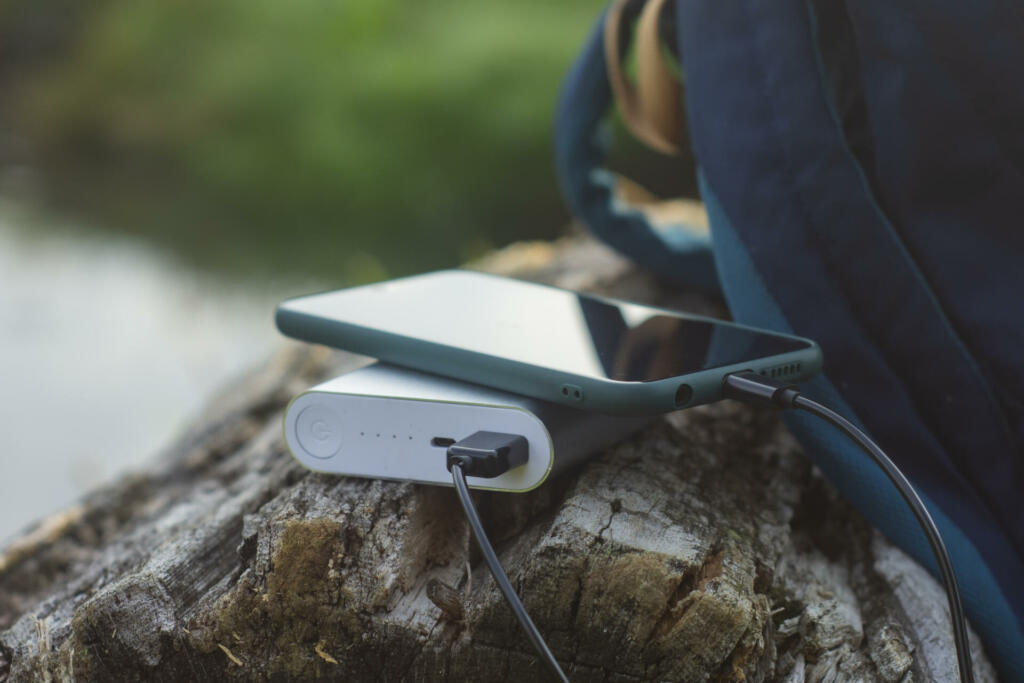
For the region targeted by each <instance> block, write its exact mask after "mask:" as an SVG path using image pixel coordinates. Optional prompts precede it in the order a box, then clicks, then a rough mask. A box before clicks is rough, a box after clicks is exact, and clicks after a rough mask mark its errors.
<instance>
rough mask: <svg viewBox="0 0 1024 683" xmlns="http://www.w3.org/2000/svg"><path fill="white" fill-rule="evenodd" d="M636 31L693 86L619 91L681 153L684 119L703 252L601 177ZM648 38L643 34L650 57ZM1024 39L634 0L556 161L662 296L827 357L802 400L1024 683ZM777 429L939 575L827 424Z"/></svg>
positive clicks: (949, 15) (570, 90)
mask: <svg viewBox="0 0 1024 683" xmlns="http://www.w3.org/2000/svg"><path fill="white" fill-rule="evenodd" d="M662 4H664V6H663V7H662ZM645 12H646V14H645ZM638 17H639V21H640V22H647V23H649V22H651V21H654V22H656V24H657V31H656V32H655V33H654V34H653V35H658V36H660V37H661V38H662V41H661V43H660V44H656V46H655V48H654V49H655V50H657V49H661V50H665V49H668V50H669V51H670V52H671V53H673V54H674V55H675V57H676V58H677V59H678V62H679V65H680V68H681V72H682V74H681V79H682V81H683V83H684V84H685V85H684V87H683V89H682V90H680V91H678V92H673V91H671V89H669V90H668V91H667V92H668V93H669V94H668V96H667V97H666V96H665V95H664V88H665V86H664V85H662V86H661V90H662V91H663V92H662V96H661V97H660V100H659V98H658V97H656V96H655V97H654V100H653V104H652V100H651V98H652V93H651V88H649V87H648V88H647V91H646V92H639V91H640V90H643V88H638V89H637V90H638V91H636V92H632V91H627V92H625V93H623V92H619V93H617V94H618V95H619V101H620V103H622V104H623V112H622V115H623V118H624V119H625V120H626V123H627V124H628V125H629V127H630V128H631V130H633V131H634V132H635V133H636V134H637V135H638V136H639V137H641V138H642V139H645V140H646V141H647V142H648V143H650V144H651V145H652V146H654V147H656V148H660V149H671V148H672V146H673V145H674V144H680V143H681V141H680V140H678V139H677V140H673V139H672V132H673V130H679V128H676V129H673V128H672V127H671V125H668V127H667V128H666V125H665V123H664V122H665V121H666V120H668V121H669V122H670V123H671V118H672V116H671V114H672V112H671V111H670V110H671V106H669V107H668V109H667V110H666V109H665V107H666V106H667V105H665V102H668V103H669V104H670V105H671V104H672V103H673V102H674V103H675V105H677V106H680V107H681V106H682V105H681V102H680V101H679V100H680V99H685V112H686V124H687V126H688V130H689V138H690V145H691V148H692V151H693V154H694V156H695V159H696V162H697V172H698V180H699V188H700V194H701V197H702V199H703V201H704V203H705V206H706V209H707V213H708V218H709V222H710V234H708V232H707V231H704V230H701V229H699V228H697V227H695V226H692V225H687V224H684V223H680V222H666V221H665V220H664V218H663V217H661V216H658V215H655V213H653V212H651V211H648V210H645V208H644V207H643V206H639V205H637V204H635V203H631V202H628V201H625V200H624V199H623V198H622V196H620V194H619V193H617V192H616V188H615V182H616V178H615V176H614V174H612V173H610V172H609V171H608V170H607V169H606V168H605V167H604V163H605V157H606V145H605V144H604V143H605V142H606V141H607V135H604V134H603V133H604V127H605V125H606V124H607V122H608V119H609V114H610V112H611V111H612V109H613V92H612V86H611V84H610V82H609V72H614V71H615V70H617V69H619V68H620V67H619V65H618V63H617V61H618V57H617V54H618V53H620V52H624V51H625V48H626V46H627V45H628V44H629V43H630V42H631V41H633V40H634V35H633V33H632V31H630V30H629V27H630V26H631V22H633V21H634V20H636V19H637V18H638ZM651 17H654V18H653V19H651ZM607 21H614V22H615V25H616V26H619V25H621V27H622V28H620V29H619V30H617V31H616V30H612V31H606V22H607ZM650 35H652V33H651V32H650V31H646V32H639V31H638V32H637V34H636V38H635V40H636V42H637V51H638V55H637V59H646V58H649V55H650V54H652V52H651V50H652V48H651V46H650V43H651V40H650V38H649V36H650ZM643 36H648V38H646V40H647V43H646V44H641V40H643V39H644V38H643ZM1022 37H1024V12H1021V11H1020V10H1019V8H1017V6H1015V5H1013V3H1008V4H1005V5H997V4H996V3H991V2H984V1H983V2H979V3H970V4H968V3H963V2H953V1H951V0H936V1H934V2H930V3H927V4H926V3H916V4H913V5H907V4H905V3H896V4H893V3H886V2H880V1H878V0H867V1H866V2H858V3H850V4H845V3H843V2H816V3H810V2H801V1H798V0H773V2H753V1H752V0H735V1H734V2H725V3H722V2H712V1H710V0H677V2H675V3H674V4H673V3H662V2H661V1H660V0H652V3H651V4H650V5H648V6H645V4H644V2H643V0H623V1H620V2H618V3H616V4H615V5H613V6H612V8H611V9H610V10H609V11H608V12H606V13H605V14H604V15H602V17H601V18H600V19H599V20H598V22H597V25H596V27H595V29H594V30H593V32H592V33H591V35H590V37H589V38H588V39H587V42H586V44H585V46H584V48H583V50H582V53H581V54H580V56H579V58H578V60H577V62H576V63H575V65H574V66H573V67H572V69H571V71H570V73H569V75H568V78H567V79H566V81H565V83H564V85H563V88H562V92H561V96H560V100H559V105H558V114H557V121H556V140H555V147H556V150H555V151H556V164H557V171H558V175H559V182H560V183H561V186H562V190H563V193H564V195H565V197H566V199H567V202H568V204H569V205H570V208H571V209H572V211H573V212H574V213H575V214H576V215H577V216H578V217H579V218H581V219H582V220H583V222H584V223H586V225H587V226H588V227H589V229H590V230H591V231H592V232H593V233H594V235H596V236H597V237H598V238H599V239H601V240H602V241H604V242H606V243H607V244H609V245H611V246H612V247H613V248H615V249H617V250H618V251H620V252H622V253H623V254H625V255H627V256H628V257H630V258H632V259H633V260H634V261H636V262H637V263H639V264H640V265H642V266H644V267H646V268H648V269H650V270H652V271H653V272H655V273H656V274H657V275H659V276H660V277H661V278H663V279H665V280H668V281H670V282H672V283H675V284H677V285H680V286H684V287H689V288H699V289H704V290H708V291H720V292H721V293H722V294H723V295H724V297H725V300H726V302H727V303H728V306H729V309H730V311H731V313H732V315H733V317H734V318H735V319H736V320H737V321H738V322H741V323H744V324H748V325H754V326H758V327H764V328H768V329H773V330H778V331H780V332H786V333H791V334H797V335H801V336H805V337H810V338H812V339H814V340H816V341H817V342H818V343H819V344H820V345H821V347H822V350H823V352H824V357H825V366H824V372H823V374H821V375H819V376H818V377H817V378H816V379H815V380H813V381H811V382H809V383H808V385H807V387H806V388H807V393H808V395H810V396H814V397H816V398H819V399H821V400H822V401H823V402H825V403H828V404H830V405H831V406H832V407H833V408H834V409H836V410H838V411H839V412H841V413H843V414H844V415H846V416H847V417H850V418H851V419H852V420H854V422H856V423H857V424H858V425H859V426H860V427H862V428H864V429H866V430H867V431H868V432H869V433H870V434H871V435H872V437H873V438H874V439H876V440H877V441H878V442H879V443H880V444H881V445H882V447H883V448H885V450H886V451H887V452H888V453H889V455H890V456H891V457H892V458H893V460H894V461H895V462H896V464H897V465H898V466H899V467H900V469H902V470H903V471H904V472H905V473H906V475H907V476H908V477H909V478H910V480H911V481H912V482H913V483H914V485H915V487H916V488H917V490H918V492H919V493H920V494H921V497H922V498H923V499H924V501H925V503H926V505H927V506H928V509H929V510H930V512H931V514H932V516H933V517H934V518H935V521H936V523H937V524H938V526H939V528H940V530H941V532H942V535H943V538H944V539H945V541H946V545H947V547H948V549H949V552H950V555H951V557H952V559H953V563H954V565H955V569H956V572H957V576H958V578H959V582H960V585H961V590H962V592H963V598H964V602H965V606H966V609H967V612H968V614H969V616H970V619H971V622H972V624H973V626H974V627H975V629H976V630H977V631H978V633H979V634H980V635H981V636H982V639H983V640H984V642H985V646H986V650H987V652H988V654H989V656H990V658H991V660H992V661H993V663H994V664H995V665H996V667H997V669H998V670H999V671H1000V674H1001V675H1002V676H1003V677H1004V678H1006V679H1008V680H1024V504H1022V503H1021V499H1022V498H1024V315H1022V314H1024V306H1022V297H1024V265H1022V264H1024V226H1022V225H1021V222H1022V220H1024V219H1022V217H1024V123H1022V122H1024V87H1021V83H1024V40H1022V39H1021V38H1022ZM608 55H611V56H612V58H611V59H609V58H608ZM644 55H647V57H645V56H644ZM613 75H616V74H613ZM614 80H615V81H616V83H617V85H616V88H617V89H619V90H622V86H621V81H622V78H621V76H619V77H618V78H616V79H614ZM661 82H662V84H664V79H662V81H661ZM627 90H628V89H627ZM655 95H656V93H655ZM644 98H646V101H641V102H640V105H637V104H636V102H637V101H638V100H644ZM634 106H640V107H641V109H642V108H643V107H646V111H647V113H648V115H649V117H648V120H646V121H645V120H642V117H638V116H637V112H636V111H634V110H633V107H634ZM659 107H660V108H661V109H659ZM652 108H653V112H654V113H653V114H651V113H650V112H651V111H652ZM631 119H632V120H631ZM638 119H639V120H638ZM652 121H653V122H652ZM666 130H667V132H666ZM659 145H660V147H659ZM682 163H684V162H680V166H679V172H680V173H683V172H684V171H685V170H686V169H684V168H683V166H682ZM784 418H785V419H786V421H787V423H788V425H789V427H790V428H791V430H792V432H793V433H794V435H796V437H797V438H798V440H799V441H800V442H801V443H802V445H803V447H804V449H805V451H806V452H807V454H808V456H809V457H810V458H811V459H812V460H813V461H814V462H815V464H816V465H817V466H818V467H819V468H820V469H821V470H822V471H823V472H824V474H825V475H826V476H827V477H828V478H829V479H830V480H831V481H832V483H833V484H834V485H835V486H836V487H837V488H838V489H839V490H840V491H841V493H842V494H843V495H844V496H845V497H846V498H847V499H848V500H849V501H850V502H852V503H853V504H854V505H855V506H856V507H857V508H858V509H859V510H860V512H861V513H862V514H863V515H864V516H865V517H866V518H867V519H868V520H869V521H870V522H871V523H872V524H874V525H875V526H876V527H878V528H879V529H881V530H882V531H883V532H884V533H885V534H886V536H888V537H889V538H890V539H891V540H892V541H894V542H895V543H896V544H897V545H899V546H900V547H902V548H903V549H904V550H905V551H906V552H908V553H909V554H910V555H912V556H913V557H914V558H915V559H916V560H917V561H918V562H920V563H921V564H922V565H924V566H925V567H927V568H928V569H930V570H931V571H932V573H933V574H936V573H937V566H936V564H935V560H934V558H933V556H932V554H931V551H930V549H929V546H928V544H927V543H926V540H925V538H924V536H923V534H922V532H921V530H920V528H919V526H918V524H917V522H916V520H915V519H914V517H913V515H912V514H911V512H910V510H909V509H908V508H907V507H906V505H905V504H904V502H903V501H902V499H901V498H900V497H899V495H898V493H897V491H896V490H895V489H894V488H893V487H892V486H891V485H890V484H889V482H888V480H887V479H886V478H885V476H884V474H883V473H882V472H881V471H880V470H878V469H877V468H876V467H875V465H874V464H873V463H871V462H870V461H869V460H868V459H867V458H866V457H865V456H864V455H863V454H862V453H861V452H860V450H859V449H858V448H857V447H856V446H855V445H853V444H852V443H850V442H848V441H847V440H846V439H845V438H844V437H843V436H842V435H840V434H838V433H836V432H833V431H831V429H830V428H829V427H828V426H827V425H824V424H823V423H820V422H818V421H816V420H815V419H814V418H813V417H811V416H809V415H802V414H786V415H785V416H784Z"/></svg>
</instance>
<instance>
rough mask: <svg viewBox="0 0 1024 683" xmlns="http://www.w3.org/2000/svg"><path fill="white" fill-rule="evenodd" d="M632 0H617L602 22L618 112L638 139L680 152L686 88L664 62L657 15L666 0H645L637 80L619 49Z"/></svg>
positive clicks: (639, 24) (638, 29)
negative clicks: (624, 66) (630, 77)
mask: <svg viewBox="0 0 1024 683" xmlns="http://www.w3.org/2000/svg"><path fill="white" fill-rule="evenodd" d="M628 2H630V0H617V1H616V2H615V3H614V4H613V5H612V7H611V8H610V9H609V10H608V17H607V19H606V20H605V27H604V53H605V62H606V64H607V69H608V80H609V82H610V83H611V87H612V92H613V93H614V94H615V100H616V101H617V102H618V105H619V111H621V112H622V118H623V120H624V121H625V123H626V126H627V127H628V128H629V130H630V132H632V133H633V135H635V136H636V137H637V139H638V140H640V141H641V142H643V143H644V144H646V145H648V146H650V147H651V148H653V149H656V150H658V151H659V152H663V153H665V154H676V153H677V152H678V151H679V146H680V143H681V142H682V115H683V112H682V97H683V90H682V86H681V85H680V84H679V81H678V80H677V79H676V77H675V75H674V74H673V73H672V71H671V70H670V69H669V67H668V65H667V64H666V63H665V57H664V55H663V54H662V46H661V43H660V42H659V40H658V18H659V17H660V16H661V11H662V8H663V7H664V6H665V3H666V2H667V0H647V2H645V3H644V7H643V10H641V12H640V18H639V19H638V20H637V27H636V57H637V83H636V85H635V86H634V85H633V83H631V82H630V81H629V80H628V79H627V78H626V76H625V74H624V73H623V70H622V55H621V54H619V46H620V45H621V41H620V36H621V35H622V31H627V30H629V29H630V27H628V26H623V20H624V16H623V15H624V10H625V8H626V5H627V3H628Z"/></svg>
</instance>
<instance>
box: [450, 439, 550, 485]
mask: <svg viewBox="0 0 1024 683" xmlns="http://www.w3.org/2000/svg"><path fill="white" fill-rule="evenodd" d="M529 457H530V444H529V443H528V442H527V441H526V438H525V437H522V436H520V435H518V434H501V433H499V432H475V433H473V434H471V435H470V436H467V437H466V438H465V439H462V440H461V441H456V442H455V443H453V444H452V445H450V446H448V457H447V462H446V466H447V467H448V471H449V472H451V471H452V467H453V466H454V465H456V464H458V465H460V466H461V468H462V472H463V473H464V474H465V475H466V476H467V477H484V478H487V479H493V478H494V477H500V476H501V475H503V474H505V473H506V472H508V471H509V470H512V469H515V468H517V467H519V466H521V465H525V464H526V461H527V459H528V458H529Z"/></svg>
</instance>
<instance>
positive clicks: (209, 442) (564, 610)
mask: <svg viewBox="0 0 1024 683" xmlns="http://www.w3.org/2000/svg"><path fill="white" fill-rule="evenodd" d="M477 267H480V268H484V269H487V270H491V271H494V272H502V273H507V274H518V275H520V276H523V277H527V278H531V279H537V280H542V281H547V282H556V283H559V284H564V285H567V286H571V287H576V288H581V289H588V290H591V291H599V292H603V293H612V294H618V295H621V296H624V297H628V298H632V299H637V300H641V301H650V302H656V303H659V304H667V305H674V306H679V307H682V308H686V309H689V310H696V311H698V312H701V313H712V314H721V313H722V308H721V304H720V303H719V302H714V301H708V300H706V299H702V298H700V297H698V296H695V295H685V294H673V295H670V294H668V293H667V292H665V291H663V290H661V289H660V288H659V287H658V286H657V284H656V283H654V282H653V281H652V280H651V279H649V278H648V277H647V276H645V275H644V274H642V273H639V272H637V271H636V270H634V269H632V268H631V267H629V266H628V265H627V264H626V263H625V262H623V261H621V260H620V259H618V258H617V257H615V256H613V255H612V254H611V253H610V252H608V251H606V250H605V249H603V248H602V247H600V246H598V245H596V244H594V243H592V242H589V241H586V240H583V239H579V238H572V239H566V240H563V241H561V242H558V243H555V244H548V243H536V244H525V245H515V246H513V247H510V248H509V249H506V250H503V251H502V252H499V253H497V254H495V255H493V256H492V257H490V258H488V259H487V260H485V261H484V262H481V263H480V264H477ZM363 362H365V360H364V359H359V358H356V357H353V356H350V355H347V354H343V353H338V352H329V351H326V350H324V349H320V348H312V347H306V346H302V345H297V344H283V345H282V348H281V350H280V352H278V353H277V354H276V355H275V356H274V357H273V358H271V359H269V360H268V362H267V363H266V364H264V365H263V366H261V367H259V368H256V369H254V371H253V372H252V373H251V374H250V375H249V376H248V377H246V378H244V379H242V380H240V381H239V382H237V383H236V384H234V385H233V386H230V387H226V388H225V390H224V391H223V392H222V393H221V394H220V395H219V396H218V397H216V398H215V399H214V400H212V401H211V402H210V404H209V406H208V409H207V410H206V412H205V415H204V417H203V418H202V419H201V420H200V421H199V422H197V423H196V424H195V425H193V426H192V428H191V429H189V430H188V432H187V433H185V434H183V435H182V436H181V438H180V439H178V440H177V441H176V442H175V443H173V444H170V445H169V446H168V447H167V449H166V450H165V451H164V452H163V453H161V454H160V455H159V457H157V458H155V459H154V460H153V461H152V462H151V463H150V464H149V466H148V467H146V468H144V469H143V470H141V471H140V472H138V473H137V474H134V475H132V476H130V477H126V478H124V479H122V480H120V481H117V482H115V483H113V484H111V485H110V486H107V487H106V488H103V489H100V490H97V491H95V492H94V493H92V494H91V495H89V496H87V497H86V498H85V499H84V500H83V501H81V503H80V504H79V505H76V506H75V507H74V508H72V509H70V510H68V511H65V512H64V513H62V514H60V515H57V516H55V517H53V518H51V519H48V520H43V521H42V522H40V523H39V524H37V525H36V526H35V527H34V528H32V529H29V530H27V531H26V533H25V534H24V535H23V536H22V537H21V538H20V539H18V540H16V541H14V542H13V543H12V544H10V545H9V546H8V547H7V548H5V549H4V550H2V551H0V683H2V682H4V681H37V680H76V681H94V680H109V681H115V680H116V681H120V680H167V681H171V680H203V681H206V680H232V679H242V680H266V679H275V680H288V679H314V678H315V679H330V680H346V681H353V680H359V681H362V680H365V681H376V680H390V681H441V680H444V681H504V680H538V679H540V678H541V676H542V672H541V670H540V669H539V668H538V665H537V662H536V660H535V658H534V657H533V654H532V652H531V649H530V646H529V644H528V643H527V641H526V640H525V638H524V637H523V636H522V635H521V634H520V632H519V629H518V626H517V624H516V622H515V621H514V619H513V617H512V615H511V614H510V613H509V612H508V610H507V608H506V605H505V603H504V601H503V600H502V598H501V595H500V594H499V592H498V590H497V588H496V586H495V585H494V583H493V581H492V580H491V578H490V576H489V575H488V574H487V571H486V568H485V566H484V565H483V564H482V562H481V558H480V557H479V555H478V553H477V551H476V548H475V547H474V546H472V544H471V543H470V541H469V536H468V529H467V526H466V523H465V521H464V519H463V517H462V514H461V510H460V509H459V504H458V501H457V500H456V498H455V494H454V492H453V491H452V490H451V489H448V488H443V487H428V486H419V485H413V484H402V483H393V482H380V481H370V480H361V479H349V478H343V477H334V476H328V475H320V474H314V473H311V472H307V471H305V470H304V469H302V468H301V467H300V466H299V465H298V464H297V463H296V462H295V461H294V460H293V459H292V458H291V457H290V456H289V455H288V453H287V451H286V448H285V446H284V444H283V440H282V435H281V419H282V413H283V410H284V407H285V405H286V403H287V401H288V400H289V398H290V397H291V396H292V395H294V394H295V393H298V392H299V391H301V390H303V389H305V388H306V387H308V386H309V385H311V384H313V383H315V382H317V381H320V380H322V379H324V378H326V377H329V376H331V375H332V374H337V373H340V372H342V371H344V370H345V369H348V368H352V367H355V366H357V365H359V364H361V363H363ZM476 498H477V502H478V504H479V506H480V508H481V512H482V515H483V517H484V523H485V525H486V527H487V529H488V530H489V532H490V533H491V534H492V539H493V541H494V544H495V547H496V549H497V550H498V552H499V554H500V556H501V559H502V561H503V562H504V564H505V566H506V568H507V570H508V574H509V576H510V578H511V580H512V581H513V583H514V584H515V585H516V587H517V588H518V590H519V591H520V593H521V595H522V596H523V599H524V602H525V603H526V606H527V608H528V609H529V610H530V612H531V614H532V616H533V618H534V620H535V622H536V623H537V625H538V627H539V628H540V630H541V631H542V632H543V633H544V634H545V636H546V637H547V639H548V642H549V644H550V645H551V647H552V650H553V651H554V653H555V654H556V656H557V657H558V658H559V659H560V660H561V661H562V662H563V664H564V666H565V668H566V670H567V673H568V674H569V676H570V677H571V678H572V679H573V680H575V681H639V680H673V681H675V680H678V681H705V680H716V681H742V680H753V681H764V680H785V681H805V680H807V681H847V680H851V681H852V680H884V681H909V680H938V681H954V680H956V674H955V662H954V661H953V658H952V649H951V648H952V643H951V639H950V635H949V626H948V621H947V619H946V617H945V609H944V607H943V605H944V598H943V594H942V591H941V589H940V588H939V586H938V584H936V582H935V581H934V580H932V578H931V577H930V576H928V575H927V574H926V573H925V572H924V570H922V569H921V568H920V567H918V566H917V565H916V564H914V563H913V562H912V561H911V560H909V559H908V558H907V557H906V556H905V555H904V554H903V553H901V552H900V551H899V550H897V549H895V548H893V547H892V546H891V545H890V544H888V542H887V541H886V540H885V539H884V538H883V537H881V536H880V535H879V534H877V533H876V532H873V531H872V530H871V529H870V528H869V527H868V526H867V525H866V523H865V522H864V521H863V520H862V519H861V518H860V517H859V516H858V515H857V514H856V513H855V512H854V511H853V510H852V509H851V508H850V507H849V506H847V505H846V504H845V503H844V502H842V501H841V500H840V499H839V498H838V497H837V495H836V493H835V492H834V490H833V489H832V488H831V486H830V485H829V484H828V483H827V482H825V481H824V480H823V479H822V478H821V477H820V475H818V474H817V473H816V472H815V470H814V469H813V468H812V467H811V466H810V465H809V464H808V462H807V461H806V460H805V459H804V457H803V456H802V454H801V452H800V449H799V447H798V446H797V445H796V443H795V442H794V441H793V439H792V438H791V437H790V436H789V434H788V433H787V432H786V430H785V429H784V428H783V427H782V426H781V425H780V423H779V422H778V421H777V418H776V416H775V415H774V414H773V413H770V412H763V411H756V410H754V409H751V408H749V407H746V406H742V405H738V404H727V403H722V404H718V405H714V406H707V407H702V408H696V409H692V410H688V411H684V412H681V413H677V414H675V415H671V416H669V417H667V418H665V419H663V420H660V421H658V422H657V423H655V424H654V425H652V426H651V427H650V428H649V429H647V430H646V431H645V432H643V433H641V434H638V435H636V436H634V437H632V438H630V439H629V440H627V441H625V442H623V443H620V444H617V445H615V446H612V447H611V448H609V449H608V450H607V451H606V452H604V453H602V454H599V455H598V456H597V457H595V458H594V459H593V460H592V461H591V462H589V463H588V464H586V465H585V466H583V467H581V468H578V469H576V470H573V471H571V472H568V473H566V474H564V475H562V476H560V477H558V478H556V479H554V480H552V481H549V482H548V483H546V484H545V485H544V486H542V487H540V488H539V489H537V490H535V491H533V492H531V493H528V494H515V495H512V494H500V493H478V494H476ZM975 647H976V649H975V653H976V658H975V660H976V662H977V666H978V670H979V680H983V681H985V680H988V681H992V680H995V676H994V674H993V673H992V669H991V667H990V666H989V664H988V663H987V661H986V659H985V656H984V654H983V652H982V650H981V647H980V645H979V644H978V642H977V640H975Z"/></svg>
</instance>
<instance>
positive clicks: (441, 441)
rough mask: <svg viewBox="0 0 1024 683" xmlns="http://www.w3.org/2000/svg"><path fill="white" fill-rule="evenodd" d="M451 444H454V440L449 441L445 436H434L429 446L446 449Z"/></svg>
mask: <svg viewBox="0 0 1024 683" xmlns="http://www.w3.org/2000/svg"><path fill="white" fill-rule="evenodd" d="M453 443H455V439H449V438H448V437H447V436H435V437H434V438H433V439H431V440H430V445H431V446H437V447H438V448H448V447H449V446H451V445H452V444H453Z"/></svg>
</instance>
